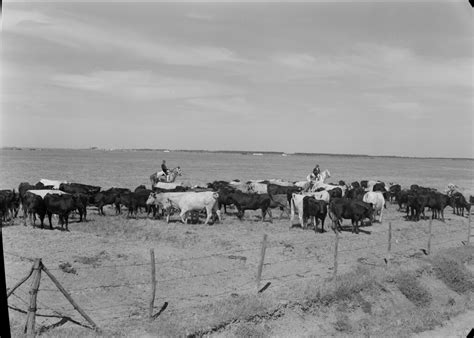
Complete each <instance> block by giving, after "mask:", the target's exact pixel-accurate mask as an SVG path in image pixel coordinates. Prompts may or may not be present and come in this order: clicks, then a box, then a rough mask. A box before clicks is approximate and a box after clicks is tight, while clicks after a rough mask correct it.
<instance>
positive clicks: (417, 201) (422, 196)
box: [406, 192, 430, 221]
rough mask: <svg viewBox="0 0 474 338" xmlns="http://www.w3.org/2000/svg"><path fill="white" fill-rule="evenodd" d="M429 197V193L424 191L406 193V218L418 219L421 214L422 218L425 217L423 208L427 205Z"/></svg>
mask: <svg viewBox="0 0 474 338" xmlns="http://www.w3.org/2000/svg"><path fill="white" fill-rule="evenodd" d="M429 197H430V196H429V194H426V193H413V192H411V193H408V196H407V210H406V212H407V219H411V220H414V221H419V220H420V215H421V214H423V218H426V215H425V208H426V207H427V206H428V200H429Z"/></svg>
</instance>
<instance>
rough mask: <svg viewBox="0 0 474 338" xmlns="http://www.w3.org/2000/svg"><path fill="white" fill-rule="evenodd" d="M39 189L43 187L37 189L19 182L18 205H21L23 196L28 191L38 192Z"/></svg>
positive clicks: (35, 186) (34, 186)
mask: <svg viewBox="0 0 474 338" xmlns="http://www.w3.org/2000/svg"><path fill="white" fill-rule="evenodd" d="M41 185H42V184H41ZM39 189H43V187H38V186H37V185H32V184H30V183H28V182H21V183H20V185H19V186H18V194H19V195H20V203H21V204H23V200H24V197H25V194H26V192H27V191H28V190H39Z"/></svg>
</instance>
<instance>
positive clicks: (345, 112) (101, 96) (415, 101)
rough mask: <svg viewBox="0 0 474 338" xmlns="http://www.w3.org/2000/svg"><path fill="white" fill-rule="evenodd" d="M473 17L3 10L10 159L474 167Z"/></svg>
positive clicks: (103, 5)
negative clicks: (254, 156)
mask: <svg viewBox="0 0 474 338" xmlns="http://www.w3.org/2000/svg"><path fill="white" fill-rule="evenodd" d="M472 13H473V11H472V9H471V7H470V6H469V4H468V3H467V1H450V2H443V3H441V2H410V1H404V2H386V1H373V2H370V1H364V2H333V3H329V2H306V3H291V2H273V3H272V2H267V3H249V2H239V3H234V2H226V3H209V2H206V3H199V2H189V3H163V2H161V3H160V2H155V3H153V2H140V3H131V2H130V3H127V2H120V3H115V2H114V3H111V2H82V3H79V2H66V3H55V2H48V3H39V2H23V3H18V2H6V3H5V2H4V3H3V12H2V33H1V41H2V50H1V53H2V56H1V80H2V82H1V101H0V102H1V113H0V135H1V136H0V145H1V146H4V147H8V146H18V147H51V148H88V147H93V146H95V147H99V148H160V149H162V148H169V149H208V150H254V151H282V152H290V153H291V152H312V153H336V154H339V153H342V154H368V155H396V156H420V157H468V158H474V140H473V138H474V136H473V135H474V134H473V129H474V120H473V116H474V114H473V97H474V96H473V94H474V93H473V46H474V45H473V32H474V27H473V26H474V25H473V23H474V21H473V18H472Z"/></svg>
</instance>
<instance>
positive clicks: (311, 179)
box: [306, 169, 331, 183]
mask: <svg viewBox="0 0 474 338" xmlns="http://www.w3.org/2000/svg"><path fill="white" fill-rule="evenodd" d="M329 177H331V173H330V172H329V170H327V169H326V170H324V171H323V172H322V173H320V174H319V175H318V176H315V175H314V174H313V173H310V174H309V175H308V176H306V180H307V181H309V182H314V183H324V181H325V180H326V179H327V178H329Z"/></svg>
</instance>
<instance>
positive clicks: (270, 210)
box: [267, 208, 273, 224]
mask: <svg viewBox="0 0 474 338" xmlns="http://www.w3.org/2000/svg"><path fill="white" fill-rule="evenodd" d="M267 212H268V217H270V223H272V224H273V215H272V209H270V208H268V209H267Z"/></svg>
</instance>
